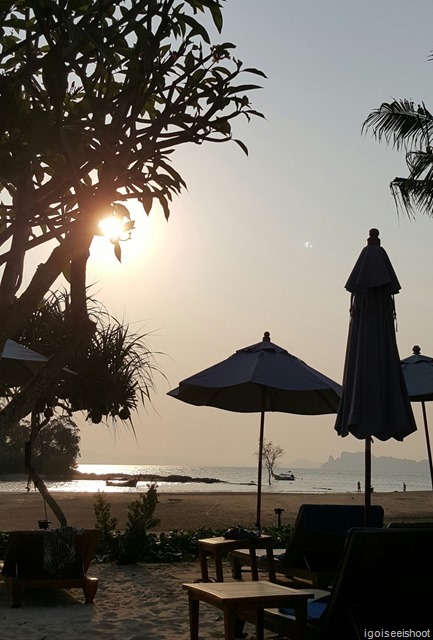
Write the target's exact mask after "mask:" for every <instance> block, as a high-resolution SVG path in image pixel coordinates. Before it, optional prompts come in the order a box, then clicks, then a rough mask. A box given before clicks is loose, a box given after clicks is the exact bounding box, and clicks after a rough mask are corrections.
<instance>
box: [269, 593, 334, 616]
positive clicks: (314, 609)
mask: <svg viewBox="0 0 433 640" xmlns="http://www.w3.org/2000/svg"><path fill="white" fill-rule="evenodd" d="M329 598H330V595H326V596H322V598H317V599H316V600H309V601H308V604H307V620H308V621H309V622H318V621H319V620H320V618H321V616H322V615H323V612H324V611H325V609H326V607H327V605H328V602H329ZM280 613H284V614H285V615H288V616H294V615H295V610H294V609H291V608H289V607H287V608H284V609H280Z"/></svg>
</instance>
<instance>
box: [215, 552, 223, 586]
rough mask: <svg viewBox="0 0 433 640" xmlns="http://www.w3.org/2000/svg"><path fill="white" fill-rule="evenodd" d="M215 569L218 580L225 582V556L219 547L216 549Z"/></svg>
mask: <svg viewBox="0 0 433 640" xmlns="http://www.w3.org/2000/svg"><path fill="white" fill-rule="evenodd" d="M215 571H216V579H217V582H224V574H223V556H222V553H221V551H220V550H219V549H215Z"/></svg>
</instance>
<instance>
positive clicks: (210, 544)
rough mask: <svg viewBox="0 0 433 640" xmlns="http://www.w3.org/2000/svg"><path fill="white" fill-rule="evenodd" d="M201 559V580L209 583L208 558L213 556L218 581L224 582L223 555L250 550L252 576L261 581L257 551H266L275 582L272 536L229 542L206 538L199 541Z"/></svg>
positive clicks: (224, 539)
mask: <svg viewBox="0 0 433 640" xmlns="http://www.w3.org/2000/svg"><path fill="white" fill-rule="evenodd" d="M198 549H199V559H200V568H201V578H202V580H203V582H209V569H208V562H207V557H208V555H213V556H214V559H215V570H216V579H217V581H218V582H223V581H224V575H223V559H222V556H223V553H228V552H230V551H234V550H235V549H248V550H249V552H250V559H251V575H252V578H253V580H258V579H259V573H258V569H257V556H256V550H257V549H266V556H267V558H268V565H269V580H270V581H271V582H275V565H274V553H273V548H272V537H271V536H266V535H265V536H260V537H257V538H245V539H243V540H227V539H226V538H222V537H221V538H204V539H203V540H199V541H198Z"/></svg>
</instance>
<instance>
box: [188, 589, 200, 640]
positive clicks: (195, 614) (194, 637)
mask: <svg viewBox="0 0 433 640" xmlns="http://www.w3.org/2000/svg"><path fill="white" fill-rule="evenodd" d="M188 604H189V637H190V638H191V640H198V619H199V611H200V601H199V600H198V599H197V598H194V597H193V595H192V593H191V591H190V592H189V593H188Z"/></svg>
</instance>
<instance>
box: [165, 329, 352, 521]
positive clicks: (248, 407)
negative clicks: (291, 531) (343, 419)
mask: <svg viewBox="0 0 433 640" xmlns="http://www.w3.org/2000/svg"><path fill="white" fill-rule="evenodd" d="M340 394H341V387H340V385H338V384H337V383H336V382H334V381H333V380H330V378H327V377H326V376H324V375H322V374H321V373H319V372H318V371H315V370H314V369H312V368H311V367H309V366H308V365H307V364H305V362H303V361H302V360H299V358H296V357H295V356H293V355H291V354H290V353H289V352H288V351H286V349H283V348H282V347H279V346H278V345H276V344H274V343H273V342H271V338H270V335H269V332H267V331H266V332H265V334H264V337H263V341H262V342H259V343H257V344H253V345H251V346H249V347H245V348H244V349H239V350H238V351H236V353H234V354H233V355H232V356H230V357H229V358H227V359H226V360H223V361H222V362H219V363H218V364H215V365H214V366H212V367H209V368H208V369H205V370H204V371H201V372H200V373H196V374H195V375H193V376H191V377H189V378H186V379H185V380H183V381H182V382H181V383H180V384H179V386H178V387H177V388H176V389H173V390H172V391H169V392H168V395H169V396H172V397H173V398H177V399H178V400H182V401H183V402H187V403H188V404H194V405H197V406H207V407H217V408H219V409H225V410H226V411H236V412H239V413H260V416H261V417H260V437H259V463H258V481H257V522H256V526H257V528H258V529H259V530H260V524H261V523H260V515H261V514H260V509H261V486H262V452H263V435H264V423H265V413H266V412H267V411H279V412H283V413H296V414H303V415H319V414H326V413H336V412H337V409H338V404H339V401H340Z"/></svg>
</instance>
